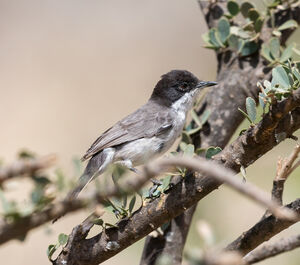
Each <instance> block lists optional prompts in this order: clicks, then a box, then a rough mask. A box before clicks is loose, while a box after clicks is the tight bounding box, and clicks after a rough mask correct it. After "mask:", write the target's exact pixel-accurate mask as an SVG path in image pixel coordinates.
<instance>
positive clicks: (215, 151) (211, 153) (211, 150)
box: [205, 146, 222, 159]
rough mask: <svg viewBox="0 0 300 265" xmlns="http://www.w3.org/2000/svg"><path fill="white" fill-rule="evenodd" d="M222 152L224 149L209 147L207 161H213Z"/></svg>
mask: <svg viewBox="0 0 300 265" xmlns="http://www.w3.org/2000/svg"><path fill="white" fill-rule="evenodd" d="M221 151H222V149H221V148H220V147H218V146H217V147H213V146H211V147H209V148H207V150H206V152H205V157H206V158H207V159H211V158H212V157H213V156H214V155H216V154H218V153H220V152H221Z"/></svg>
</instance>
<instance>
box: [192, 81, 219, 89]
mask: <svg viewBox="0 0 300 265" xmlns="http://www.w3.org/2000/svg"><path fill="white" fill-rule="evenodd" d="M217 84H218V83H217V82H211V81H200V82H199V83H198V84H197V86H196V88H204V87H208V86H215V85H217Z"/></svg>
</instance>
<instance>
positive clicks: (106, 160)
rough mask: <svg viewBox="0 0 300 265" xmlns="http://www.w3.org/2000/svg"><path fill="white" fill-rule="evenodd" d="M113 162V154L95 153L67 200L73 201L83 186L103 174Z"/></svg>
mask: <svg viewBox="0 0 300 265" xmlns="http://www.w3.org/2000/svg"><path fill="white" fill-rule="evenodd" d="M111 162H112V156H109V155H108V154H107V153H106V152H105V151H102V152H100V153H98V154H96V155H94V156H93V157H92V158H91V159H90V160H89V162H88V164H87V166H86V168H85V170H84V172H83V174H82V175H81V177H80V178H79V180H78V185H77V187H76V188H74V189H73V190H71V191H70V192H69V193H68V195H67V196H66V198H65V200H68V201H71V200H73V199H75V198H76V197H77V196H78V195H79V193H80V192H81V191H82V190H83V188H84V187H85V186H86V185H87V184H88V183H89V182H91V181H92V180H93V179H94V178H96V177H97V176H99V175H100V174H102V173H103V171H104V170H105V169H106V167H107V166H108V165H109V164H110V163H111Z"/></svg>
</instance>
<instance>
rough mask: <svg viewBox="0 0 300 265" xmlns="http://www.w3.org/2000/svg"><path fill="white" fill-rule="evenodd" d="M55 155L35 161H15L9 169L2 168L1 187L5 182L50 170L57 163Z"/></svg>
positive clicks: (0, 174)
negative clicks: (46, 169) (42, 170)
mask: <svg viewBox="0 0 300 265" xmlns="http://www.w3.org/2000/svg"><path fill="white" fill-rule="evenodd" d="M55 160H56V157H55V155H48V156H44V157H40V158H35V159H22V160H19V161H15V162H14V163H12V164H11V165H10V166H8V167H3V168H0V185H2V184H3V183H4V182H5V181H7V180H9V179H12V178H14V177H18V176H22V175H26V174H28V175H33V174H34V173H35V172H37V171H39V170H41V169H45V168H48V167H50V166H52V165H53V163H54V162H55Z"/></svg>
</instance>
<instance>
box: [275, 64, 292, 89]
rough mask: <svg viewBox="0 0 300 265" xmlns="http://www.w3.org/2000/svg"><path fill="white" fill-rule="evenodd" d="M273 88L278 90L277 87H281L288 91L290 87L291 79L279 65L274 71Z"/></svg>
mask: <svg viewBox="0 0 300 265" xmlns="http://www.w3.org/2000/svg"><path fill="white" fill-rule="evenodd" d="M271 85H272V88H275V89H276V86H279V87H281V88H284V89H288V88H289V87H290V80H289V77H288V75H287V73H286V71H285V70H284V68H283V67H282V66H281V65H279V66H277V67H276V68H273V70H272V82H271Z"/></svg>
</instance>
